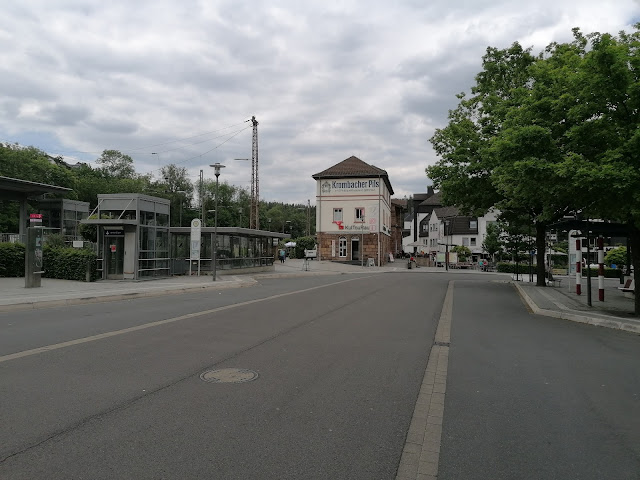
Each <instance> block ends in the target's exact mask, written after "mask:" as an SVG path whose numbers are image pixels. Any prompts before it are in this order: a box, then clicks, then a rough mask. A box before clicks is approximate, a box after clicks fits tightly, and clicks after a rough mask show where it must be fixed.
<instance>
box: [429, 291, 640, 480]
mask: <svg viewBox="0 0 640 480" xmlns="http://www.w3.org/2000/svg"><path fill="white" fill-rule="evenodd" d="M455 287H456V288H455V296H454V306H453V311H454V318H453V323H452V332H451V337H452V338H451V347H450V353H449V373H448V381H447V395H446V401H445V414H444V428H443V434H442V447H441V454H440V470H439V475H438V478H439V479H444V480H453V479H456V480H457V479H478V480H480V479H483V480H484V479H488V478H491V479H523V480H524V479H549V480H551V479H557V480H566V479H593V480H598V479H616V480H627V479H634V480H638V479H640V336H638V335H634V334H630V333H625V332H620V331H616V330H609V329H606V328H600V327H593V326H589V325H584V324H580V323H574V322H567V321H562V320H558V319H554V318H550V317H543V316H538V315H532V314H530V313H528V312H527V311H526V310H525V309H524V308H523V305H522V302H521V300H520V299H519V298H518V296H517V295H514V294H513V290H512V288H513V287H511V286H508V285H501V284H498V283H478V282H468V281H467V282H464V281H456V282H455Z"/></svg>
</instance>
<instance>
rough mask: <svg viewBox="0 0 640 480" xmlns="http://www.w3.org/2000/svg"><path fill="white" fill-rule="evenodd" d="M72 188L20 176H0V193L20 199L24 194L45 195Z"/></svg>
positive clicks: (4, 196) (63, 191)
mask: <svg viewBox="0 0 640 480" xmlns="http://www.w3.org/2000/svg"><path fill="white" fill-rule="evenodd" d="M70 191H71V189H70V188H66V187H59V186H57V185H47V184H46V183H38V182H30V181H28V180H21V179H18V178H9V177H0V194H2V195H1V196H2V197H3V198H9V199H11V198H13V199H18V198H21V197H24V196H36V195H43V194H45V193H67V192H70Z"/></svg>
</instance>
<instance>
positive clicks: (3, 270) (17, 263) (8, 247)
mask: <svg viewBox="0 0 640 480" xmlns="http://www.w3.org/2000/svg"><path fill="white" fill-rule="evenodd" d="M0 277H24V245H23V244H22V243H0Z"/></svg>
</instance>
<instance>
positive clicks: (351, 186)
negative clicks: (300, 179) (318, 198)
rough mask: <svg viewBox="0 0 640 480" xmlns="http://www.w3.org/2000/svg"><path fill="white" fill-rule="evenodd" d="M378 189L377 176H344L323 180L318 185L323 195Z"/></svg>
mask: <svg viewBox="0 0 640 480" xmlns="http://www.w3.org/2000/svg"><path fill="white" fill-rule="evenodd" d="M379 191H380V179H379V178H362V179H359V180H356V179H352V178H344V179H339V180H325V181H323V182H322V184H321V185H320V192H321V194H322V195H323V196H326V195H345V194H347V195H353V194H362V193H379Z"/></svg>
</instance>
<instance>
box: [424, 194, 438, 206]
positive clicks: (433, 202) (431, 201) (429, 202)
mask: <svg viewBox="0 0 640 480" xmlns="http://www.w3.org/2000/svg"><path fill="white" fill-rule="evenodd" d="M420 205H434V206H435V205H440V206H442V194H441V193H440V192H436V193H434V194H433V195H431V196H430V197H429V198H427V199H426V200H424V201H423V202H421V203H420Z"/></svg>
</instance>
